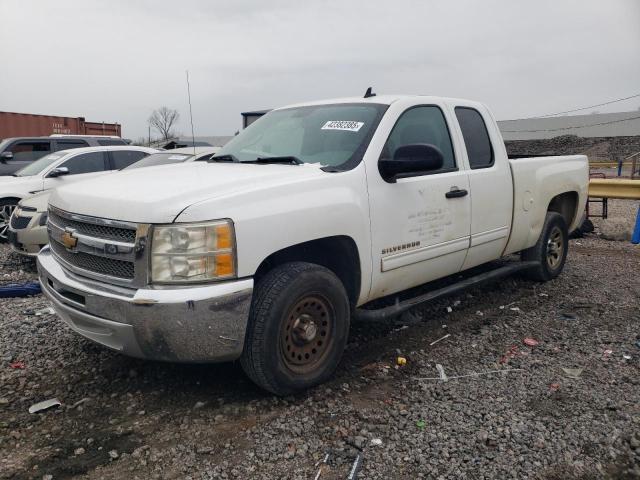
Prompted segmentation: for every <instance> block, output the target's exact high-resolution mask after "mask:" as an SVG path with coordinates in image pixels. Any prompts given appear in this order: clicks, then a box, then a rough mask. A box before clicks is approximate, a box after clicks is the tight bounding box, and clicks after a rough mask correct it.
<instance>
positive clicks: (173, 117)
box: [148, 107, 180, 140]
mask: <svg viewBox="0 0 640 480" xmlns="http://www.w3.org/2000/svg"><path fill="white" fill-rule="evenodd" d="M179 118H180V114H179V113H178V111H177V110H174V109H172V108H167V107H160V108H158V109H157V110H154V111H153V113H152V114H151V116H150V117H149V120H148V122H149V125H151V126H152V127H153V128H154V129H156V130H157V131H158V133H159V134H160V135H162V138H163V139H165V140H168V139H169V138H171V137H172V136H173V132H172V131H171V128H172V127H173V125H174V124H175V123H176V122H177V121H178V119H179Z"/></svg>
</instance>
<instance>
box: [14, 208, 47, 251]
mask: <svg viewBox="0 0 640 480" xmlns="http://www.w3.org/2000/svg"><path fill="white" fill-rule="evenodd" d="M40 215H41V213H37V214H34V216H33V217H32V219H31V220H30V221H29V224H28V225H27V226H26V227H25V228H19V229H15V228H13V227H12V226H9V243H10V245H11V248H12V249H13V251H14V252H16V253H19V254H21V255H27V256H30V257H35V256H36V255H38V252H39V251H40V249H42V247H43V246H45V245H46V244H47V243H49V239H48V238H47V226H46V225H39V224H38V221H39V219H40Z"/></svg>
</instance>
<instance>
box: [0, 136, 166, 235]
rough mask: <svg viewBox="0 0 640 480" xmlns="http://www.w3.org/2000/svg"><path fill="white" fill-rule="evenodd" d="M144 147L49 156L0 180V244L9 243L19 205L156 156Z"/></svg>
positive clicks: (150, 149)
mask: <svg viewBox="0 0 640 480" xmlns="http://www.w3.org/2000/svg"><path fill="white" fill-rule="evenodd" d="M156 152H158V150H156V149H153V148H147V147H134V146H109V147H85V148H74V149H73V150H61V151H58V152H54V153H50V154H49V155H46V156H44V157H42V158H40V159H38V160H36V161H35V162H33V163H30V164H29V165H27V166H26V167H24V168H23V169H21V170H18V171H17V172H15V173H14V174H13V175H12V176H7V177H0V242H6V241H7V240H8V228H9V219H10V218H11V214H12V213H13V210H14V209H15V207H16V205H18V202H19V201H20V200H22V199H24V198H26V197H29V196H31V195H34V194H36V193H39V192H43V191H45V190H49V189H52V188H57V187H60V186H62V185H66V184H68V183H71V182H76V181H78V180H83V179H86V178H90V177H93V176H96V175H100V174H104V173H106V172H109V171H111V170H120V169H122V168H124V167H127V166H129V165H131V164H132V163H134V162H137V161H138V160H141V159H142V158H144V157H146V156H147V155H150V154H152V153H156Z"/></svg>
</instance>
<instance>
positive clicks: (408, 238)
mask: <svg viewBox="0 0 640 480" xmlns="http://www.w3.org/2000/svg"><path fill="white" fill-rule="evenodd" d="M445 115H446V114H445V110H444V109H443V108H441V107H439V106H437V105H424V106H415V107H411V108H409V109H407V110H405V111H404V113H402V115H401V116H400V117H399V118H398V121H397V122H396V124H395V126H394V127H393V129H392V130H391V133H390V135H389V137H388V139H387V141H386V144H385V146H384V148H383V150H382V154H381V156H382V157H385V156H386V157H387V158H390V157H393V154H394V152H395V150H396V149H397V148H398V147H400V146H403V145H409V144H416V143H428V144H432V145H435V146H436V147H438V148H439V149H440V150H441V151H442V153H443V157H444V163H443V166H442V168H441V169H440V170H437V171H434V172H430V173H429V174H428V175H418V176H412V177H409V178H401V179H398V180H397V181H396V182H395V183H389V182H386V181H385V180H384V179H383V178H382V177H381V176H380V173H379V172H378V171H377V168H375V165H373V164H370V166H369V165H368V166H367V182H368V188H369V198H370V200H369V201H370V205H371V207H370V211H371V231H372V260H373V275H372V276H373V278H372V288H371V292H370V298H377V297H380V296H384V295H389V294H391V293H395V292H398V291H401V290H405V289H407V288H410V287H413V286H416V285H420V284H422V283H426V282H428V281H431V280H434V279H436V278H440V277H443V276H446V275H450V274H453V273H456V272H458V271H460V269H461V267H462V264H463V262H464V259H465V255H466V253H467V249H468V248H469V236H470V223H471V216H470V215H471V200H470V198H471V195H469V194H468V192H469V179H468V175H467V171H466V170H465V168H464V166H463V165H462V164H461V163H460V162H458V161H457V155H456V152H455V150H454V147H453V143H452V140H451V138H452V136H451V133H450V129H449V127H448V123H450V121H449V122H448V121H447V119H446V117H445ZM452 191H457V194H456V195H452V194H451V193H450V192H452ZM465 191H466V192H467V193H466V194H465V193H464V192H465ZM447 194H448V195H447Z"/></svg>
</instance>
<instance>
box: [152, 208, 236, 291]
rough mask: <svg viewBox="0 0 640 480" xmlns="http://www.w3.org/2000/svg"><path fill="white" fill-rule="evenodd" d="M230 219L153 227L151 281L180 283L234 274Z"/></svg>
mask: <svg viewBox="0 0 640 480" xmlns="http://www.w3.org/2000/svg"><path fill="white" fill-rule="evenodd" d="M235 244H236V242H235V233H234V231H233V223H232V222H231V220H220V221H216V222H210V223H198V224H182V225H181V224H175V225H161V226H154V227H153V237H152V240H151V281H152V282H155V283H184V282H204V281H208V280H222V279H225V278H232V277H235V276H236V251H235V249H236V245H235Z"/></svg>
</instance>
